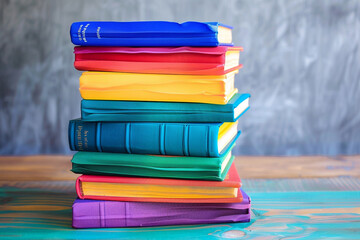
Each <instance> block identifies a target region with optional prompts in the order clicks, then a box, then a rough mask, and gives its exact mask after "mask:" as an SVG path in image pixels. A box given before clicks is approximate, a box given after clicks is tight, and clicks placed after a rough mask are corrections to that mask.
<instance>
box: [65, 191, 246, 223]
mask: <svg viewBox="0 0 360 240" xmlns="http://www.w3.org/2000/svg"><path fill="white" fill-rule="evenodd" d="M241 194H242V196H243V200H242V202H239V203H192V204H189V203H152V202H120V201H101V200H81V199H76V200H75V202H74V204H73V207H72V208H73V224H72V225H73V227H74V228H111V227H152V226H166V225H188V224H212V223H233V222H249V221H250V208H251V201H250V198H249V196H248V195H247V194H246V193H245V192H244V191H243V190H241Z"/></svg>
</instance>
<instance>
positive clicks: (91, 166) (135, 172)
mask: <svg viewBox="0 0 360 240" xmlns="http://www.w3.org/2000/svg"><path fill="white" fill-rule="evenodd" d="M234 144H235V143H233V144H232V145H231V146H229V147H228V148H227V149H226V151H225V152H224V153H223V154H222V155H221V156H219V157H215V158H210V157H185V156H162V155H142V154H125V153H102V152H96V153H91V152H77V153H76V154H75V155H74V156H73V158H72V161H71V162H72V170H71V171H73V172H74V173H79V174H86V175H123V176H140V177H156V178H178V179H194V180H213V181H222V180H224V178H225V176H226V174H227V173H228V171H229V168H230V166H231V164H232V162H233V159H234V157H233V156H232V154H231V150H232V148H233V147H234Z"/></svg>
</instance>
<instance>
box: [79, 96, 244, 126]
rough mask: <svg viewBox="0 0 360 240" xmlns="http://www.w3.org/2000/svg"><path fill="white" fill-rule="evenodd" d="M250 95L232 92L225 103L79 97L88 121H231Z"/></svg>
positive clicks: (237, 117)
mask: <svg viewBox="0 0 360 240" xmlns="http://www.w3.org/2000/svg"><path fill="white" fill-rule="evenodd" d="M249 99H250V94H246V93H245V94H240V93H237V94H235V96H234V97H232V98H231V99H230V101H229V102H228V103H227V104H225V105H220V104H207V103H180V102H141V101H101V100H82V101H81V119H82V120H83V121H89V122H97V121H101V122H176V123H180V122H182V123H189V122H207V123H208V122H214V123H219V122H235V121H236V120H238V119H239V118H240V117H241V116H242V115H243V114H244V113H245V112H246V111H247V110H248V109H249V107H250V105H249Z"/></svg>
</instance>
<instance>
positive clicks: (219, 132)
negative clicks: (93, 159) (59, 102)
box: [68, 119, 240, 157]
mask: <svg viewBox="0 0 360 240" xmlns="http://www.w3.org/2000/svg"><path fill="white" fill-rule="evenodd" d="M237 126H238V124H237V122H234V123H150V122H127V123H122V122H84V121H82V120H80V119H74V120H70V122H69V130H68V131H69V145H70V149H71V150H73V151H88V152H112V153H134V154H159V155H177V156H194V157H195V156H197V157H219V156H220V155H221V154H223V153H224V152H225V151H226V149H227V148H228V146H229V145H231V144H232V142H234V141H235V140H236V138H237V137H238V135H240V132H239V131H238V129H237Z"/></svg>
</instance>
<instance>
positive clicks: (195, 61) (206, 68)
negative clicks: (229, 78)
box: [74, 46, 243, 75]
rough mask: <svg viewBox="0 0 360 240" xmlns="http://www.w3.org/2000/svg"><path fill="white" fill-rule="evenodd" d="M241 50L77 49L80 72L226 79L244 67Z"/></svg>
mask: <svg viewBox="0 0 360 240" xmlns="http://www.w3.org/2000/svg"><path fill="white" fill-rule="evenodd" d="M242 50H243V48H242V47H226V46H220V47H211V48H209V47H163V48H156V47H143V48H139V47H137V48H136V47H75V48H74V53H75V61H74V66H75V68H76V69H77V70H80V71H105V72H131V73H159V74H189V75H224V74H226V73H229V72H232V71H234V70H237V69H239V68H241V67H242V65H241V64H239V59H240V51H242Z"/></svg>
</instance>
